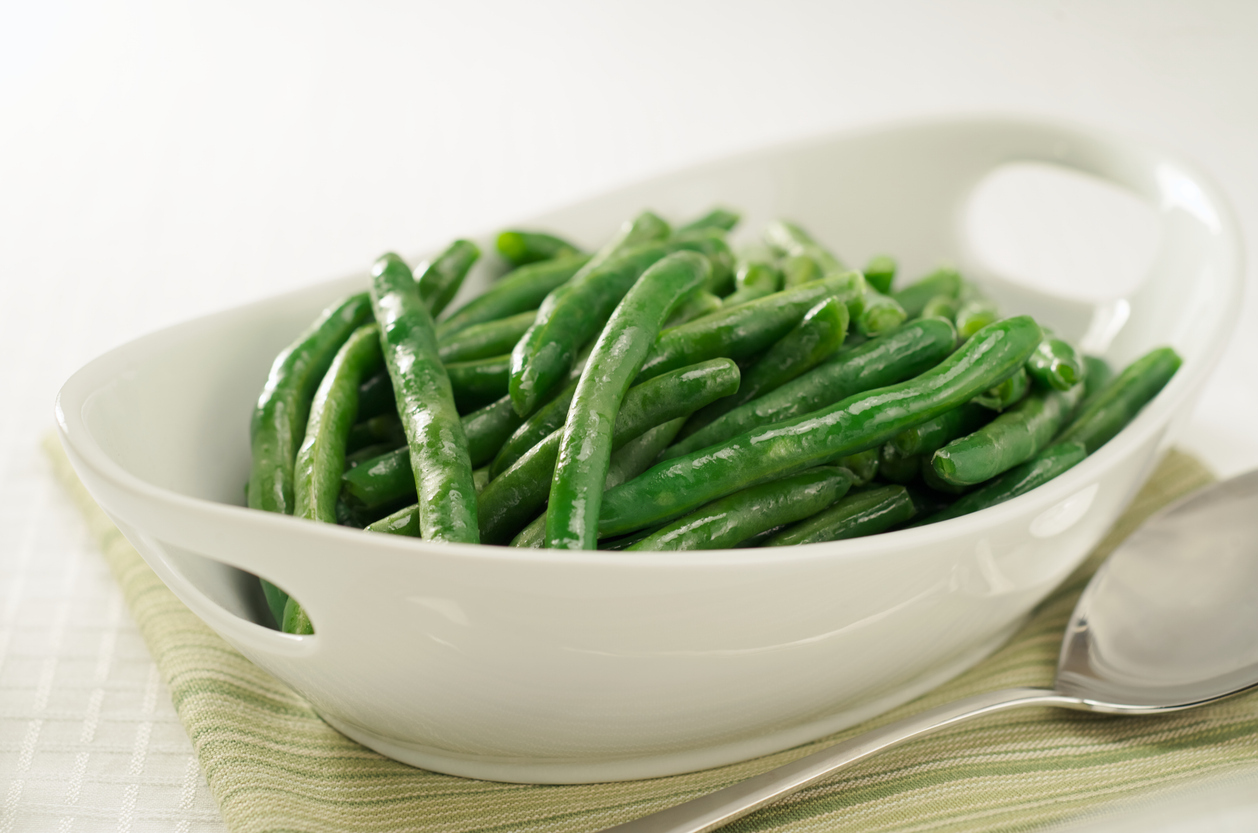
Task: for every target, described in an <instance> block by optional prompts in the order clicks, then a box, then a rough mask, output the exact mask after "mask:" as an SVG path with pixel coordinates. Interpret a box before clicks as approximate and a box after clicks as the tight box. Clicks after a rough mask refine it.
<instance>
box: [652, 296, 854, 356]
mask: <svg viewBox="0 0 1258 833" xmlns="http://www.w3.org/2000/svg"><path fill="white" fill-rule="evenodd" d="M832 295H833V296H836V297H837V298H838V299H839V300H841V301H842V302H843V303H844V304H846V305H847V307H848V313H849V315H850V316H856V315H859V314H860V311H861V310H862V309H863V308H864V301H865V279H864V278H863V277H861V273H860V272H843V273H839V274H836V275H829V276H827V277H825V278H823V279H822V280H819V281H813V282H812V283H809V284H805V285H804V286H797V287H794V288H793V289H785V290H783V291H781V292H775V293H774V294H772V295H766V296H765V297H763V298H760V299H759V300H756V301H752V302H750V303H747V304H739V305H738V306H735V307H729V308H725V309H722V310H721V311H720V312H717V313H714V314H712V315H708V316H705V317H703V318H699V319H696V320H694V321H691V322H690V323H688V324H683V325H681V326H680V327H674V328H672V329H671V330H665V331H664V332H662V333H660V335H659V338H657V339H656V340H655V346H654V347H653V348H652V349H651V352H650V354H649V355H648V356H647V359H646V361H645V362H643V364H642V370H641V374H640V376H639V378H640V379H649V378H651V377H652V376H657V375H659V374H660V373H664V372H666V371H669V370H672V369H674V368H677V367H682V366H684V365H687V364H694V363H695V362H700V361H704V360H706V359H713V358H716V357H717V356H728V357H729V358H731V359H734V360H735V361H743V360H745V359H747V358H750V357H751V356H754V355H755V354H757V353H759V352H760V351H762V350H765V349H767V348H768V347H769V346H770V345H771V344H773V343H774V342H775V341H778V340H780V339H781V338H782V337H783V336H785V335H786V334H787V333H789V332H790V331H791V330H792V329H793V328H794V327H795V326H796V325H797V324H798V323H799V321H800V319H801V318H803V317H804V314H805V313H807V312H808V310H809V309H811V308H812V307H813V306H814V305H815V304H816V303H817V302H819V301H821V300H823V299H825V298H827V297H830V296H832Z"/></svg>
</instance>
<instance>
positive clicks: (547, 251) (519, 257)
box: [494, 229, 581, 266]
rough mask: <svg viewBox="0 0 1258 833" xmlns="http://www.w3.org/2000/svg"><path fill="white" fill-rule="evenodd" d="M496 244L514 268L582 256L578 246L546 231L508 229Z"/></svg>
mask: <svg viewBox="0 0 1258 833" xmlns="http://www.w3.org/2000/svg"><path fill="white" fill-rule="evenodd" d="M494 244H495V248H497V249H498V254H500V255H502V256H503V257H504V258H506V260H507V262H508V263H510V264H511V265H512V266H527V265H528V264H530V263H537V262H538V261H543V260H554V259H555V258H558V257H565V256H567V255H575V254H581V249H580V248H578V247H577V246H575V245H573V244H572V243H569V242H568V241H567V240H564V239H563V238H562V237H556V236H555V235H553V234H547V233H546V232H544V231H521V230H519V229H508V230H507V231H504V232H501V233H500V234H499V235H498V238H497V240H495V241H494Z"/></svg>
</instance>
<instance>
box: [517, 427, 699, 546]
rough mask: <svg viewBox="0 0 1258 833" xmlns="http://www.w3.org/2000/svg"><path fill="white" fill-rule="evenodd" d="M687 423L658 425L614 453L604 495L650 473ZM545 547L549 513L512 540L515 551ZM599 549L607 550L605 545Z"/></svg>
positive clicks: (604, 482) (539, 517)
mask: <svg viewBox="0 0 1258 833" xmlns="http://www.w3.org/2000/svg"><path fill="white" fill-rule="evenodd" d="M685 421H686V418H685V417H678V418H677V419H674V420H670V421H668V422H665V423H663V424H661V425H657V426H655V427H654V428H652V429H651V430H649V431H647V432H646V433H643V434H639V435H638V436H636V437H634V438H633V439H632V440H630V441H629V442H627V443H625V444H624V445H622V446H621V447H620V448H619V449H617V450H616V451H615V452H613V453H612V461H611V465H609V466H608V467H607V479H606V480H604V481H603V491H607V490H608V489H611V488H614V487H616V486H619V485H620V484H621V483H624V482H626V481H629V480H632V479H633V478H635V477H637V476H638V475H639V474H642V472H644V471H646V470H647V469H649V468H650V467H651V464H652V463H654V462H655V458H656V457H658V456H659V454H660V452H661V451H663V450H664V449H665V448H667V447H668V444H669V443H671V442H672V441H673V437H676V436H677V432H678V431H680V430H681V426H682V425H683V424H684V423H685ZM643 537H645V536H643ZM545 543H546V513H545V512H543V513H542V514H540V515H538V516H537V517H536V518H534V519H533V521H532V523H530V524H529V525H528V526H526V527H524V529H522V530H521V531H520V534H519V535H517V536H515V537H514V538H512V539H511V546H513V547H528V548H530V549H539V548H541V547H543V546H544V545H545ZM630 543H632V542H630ZM626 546H628V544H626ZM599 548H600V549H603V547H602V545H601V544H600V545H599Z"/></svg>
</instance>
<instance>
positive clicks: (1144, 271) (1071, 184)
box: [961, 162, 1161, 302]
mask: <svg viewBox="0 0 1258 833" xmlns="http://www.w3.org/2000/svg"><path fill="white" fill-rule="evenodd" d="M961 219H962V234H963V237H964V240H965V241H966V245H967V246H968V247H969V249H970V253H971V256H972V257H973V258H975V259H976V260H977V262H978V263H979V264H980V266H981V268H983V270H984V271H985V272H988V273H990V275H991V276H992V277H995V278H997V279H1000V280H1003V281H1006V282H1008V283H1012V284H1016V285H1019V286H1023V287H1027V288H1030V289H1034V290H1037V291H1039V292H1042V293H1045V294H1047V295H1051V296H1056V297H1058V298H1066V299H1072V300H1078V301H1084V302H1101V301H1111V300H1114V299H1117V298H1124V297H1127V296H1129V295H1131V294H1132V293H1133V292H1135V290H1136V289H1137V288H1138V287H1139V286H1140V284H1141V283H1142V282H1143V281H1144V279H1145V278H1146V277H1147V276H1148V274H1149V271H1150V267H1151V266H1152V265H1153V262H1154V259H1155V257H1156V256H1157V250H1158V244H1159V240H1160V236H1161V228H1160V219H1159V215H1158V212H1157V211H1156V209H1155V208H1154V207H1153V206H1151V205H1150V204H1149V203H1147V202H1146V201H1144V200H1143V199H1141V198H1140V197H1139V196H1137V195H1136V194H1134V193H1133V192H1131V191H1128V190H1127V189H1125V188H1122V187H1120V186H1118V185H1115V184H1114V183H1112V182H1109V181H1107V180H1104V179H1101V178H1099V177H1095V176H1091V175H1089V174H1083V173H1080V172H1078V171H1076V170H1073V169H1070V168H1065V167H1061V166H1058V165H1052V164H1047V163H1042V162H1015V163H1009V164H1006V165H1002V166H1000V167H998V168H996V169H994V170H993V171H992V172H991V173H989V174H988V175H987V176H986V177H984V178H983V179H982V180H981V181H980V182H979V183H978V185H977V186H976V187H975V188H974V191H973V192H972V194H971V196H970V199H969V201H968V202H967V204H966V205H965V207H964V210H963V213H962V218H961Z"/></svg>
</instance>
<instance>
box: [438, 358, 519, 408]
mask: <svg viewBox="0 0 1258 833" xmlns="http://www.w3.org/2000/svg"><path fill="white" fill-rule="evenodd" d="M445 370H446V373H447V374H448V375H449V378H450V388H451V390H452V391H453V392H454V404H455V405H456V406H457V407H458V409H459V413H460V414H468V413H471V412H472V411H475V410H476V409H477V408H483V407H485V406H486V405H488V404H489V403H491V402H493V401H494V400H495V399H498V398H499V397H503V396H506V395H507V381H508V379H509V377H510V375H511V357H510V356H490V357H489V358H487V359H476V360H474V361H470V362H450V363H449V364H447V365H446V366H445Z"/></svg>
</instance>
